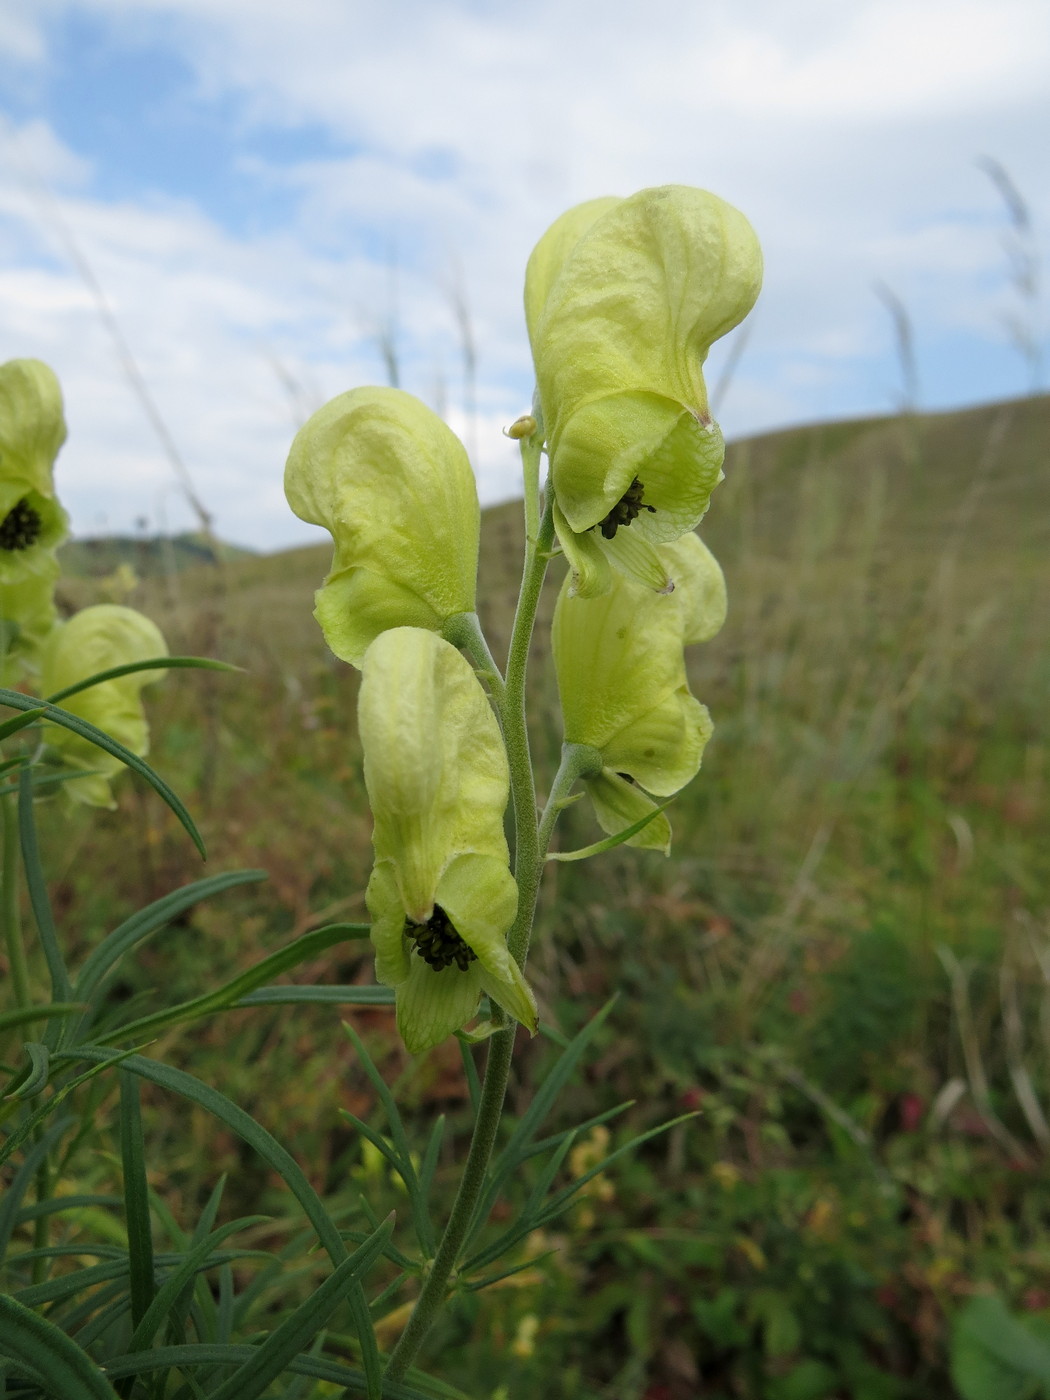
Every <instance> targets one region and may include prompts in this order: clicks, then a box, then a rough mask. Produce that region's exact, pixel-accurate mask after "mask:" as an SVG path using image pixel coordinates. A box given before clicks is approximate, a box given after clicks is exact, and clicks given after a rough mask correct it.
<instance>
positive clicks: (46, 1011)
mask: <svg viewBox="0 0 1050 1400" xmlns="http://www.w3.org/2000/svg"><path fill="white" fill-rule="evenodd" d="M83 1009H84V1004H83V1002H79V1001H53V1002H52V1003H51V1004H50V1006H20V1007H19V1008H18V1009H17V1011H4V1012H3V1013H0V1034H2V1033H3V1032H4V1031H7V1030H11V1029H12V1028H13V1027H14V1026H25V1025H28V1024H30V1023H31V1022H33V1021H49V1020H51V1019H52V1018H55V1017H60V1016H75V1015H77V1013H78V1012H80V1011H83Z"/></svg>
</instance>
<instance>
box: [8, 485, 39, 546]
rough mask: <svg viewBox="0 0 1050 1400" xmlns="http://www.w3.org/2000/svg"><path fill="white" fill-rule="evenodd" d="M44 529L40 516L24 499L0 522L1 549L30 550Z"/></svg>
mask: <svg viewBox="0 0 1050 1400" xmlns="http://www.w3.org/2000/svg"><path fill="white" fill-rule="evenodd" d="M42 529H43V523H42V521H41V519H40V516H39V515H38V514H37V512H36V511H35V510H34V509H33V507H32V506H31V505H30V504H29V502H28V501H27V500H25V498H23V499H22V500H20V501H19V502H18V504H17V505H15V506H12V507H11V509H10V510H9V511H8V512H7V514H6V515H5V516H4V518H3V520H0V549H28V548H29V546H30V545H31V544H35V543H36V541H37V539H38V537H39V535H40V531H41V530H42Z"/></svg>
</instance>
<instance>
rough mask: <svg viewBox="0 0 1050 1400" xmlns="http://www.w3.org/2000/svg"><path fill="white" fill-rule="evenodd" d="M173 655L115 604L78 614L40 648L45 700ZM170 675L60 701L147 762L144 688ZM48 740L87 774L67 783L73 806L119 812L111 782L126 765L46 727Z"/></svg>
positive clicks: (114, 683) (143, 677) (131, 612)
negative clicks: (100, 677) (135, 664)
mask: <svg viewBox="0 0 1050 1400" xmlns="http://www.w3.org/2000/svg"><path fill="white" fill-rule="evenodd" d="M167 655H168V646H167V643H166V642H165V640H164V637H163V636H162V634H161V631H160V629H159V628H158V627H157V625H156V624H155V623H154V622H151V621H150V619H149V618H148V617H144V616H143V615H142V613H140V612H136V611H135V609H134V608H125V607H121V606H120V605H119V604H117V603H98V604H96V605H95V606H94V607H90V608H84V609H83V610H82V611H81V612H78V613H74V615H73V616H72V617H71V618H70V619H69V621H68V622H62V623H59V624H58V626H57V627H55V628H54V629H53V630H52V631H51V633H50V634H49V636H48V638H47V640H46V641H45V643H44V646H43V649H42V656H41V689H42V690H43V693H44V695H53V694H55V693H56V692H57V691H60V690H64V689H65V688H66V687H67V686H70V685H75V684H76V683H77V681H81V680H86V679H87V678H88V677H89V676H93V675H96V674H97V673H98V672H99V671H107V670H109V669H110V668H111V667H113V666H127V665H129V664H130V663H131V662H134V661H149V660H152V658H153V657H156V656H167ZM165 674H166V673H165V672H164V671H162V670H155V671H136V672H133V673H132V674H131V675H129V676H118V677H117V678H116V679H115V680H110V681H102V682H100V683H99V684H98V685H94V686H91V687H90V688H89V689H88V690H81V691H78V692H77V694H76V695H71V696H70V697H69V698H68V699H67V700H60V701H59V702H58V703H59V704H60V705H61V707H62V708H63V709H64V710H68V711H69V712H70V713H71V714H74V715H79V716H80V718H81V719H85V720H87V721H88V722H89V723H90V724H93V725H95V726H96V728H98V729H102V730H104V731H105V733H107V734H109V735H110V736H111V737H112V738H114V739H116V740H117V741H118V742H119V743H121V744H123V745H124V747H125V748H127V749H130V750H131V752H132V753H134V754H137V755H138V756H139V757H140V758H141V757H144V756H145V755H146V754H147V753H148V752H149V725H148V723H147V722H146V715H145V711H144V709H143V706H142V696H141V692H142V688H143V686H147V685H152V684H153V683H154V681H158V680H160V678H161V677H162V676H163V675H165ZM47 742H48V744H49V745H50V746H51V748H52V749H54V750H56V751H57V753H58V755H59V756H60V757H61V759H62V761H63V762H64V763H65V764H67V765H68V766H69V767H71V768H82V769H85V770H89V771H88V772H86V773H85V775H84V776H83V777H80V778H72V779H70V781H69V782H67V783H66V784H65V785H64V786H65V791H66V793H67V794H68V795H69V797H70V798H72V799H73V801H75V802H83V803H86V804H87V805H88V806H90V807H115V806H116V803H115V802H114V800H113V794H112V792H111V791H110V783H111V782H112V780H113V778H114V777H115V776H116V774H117V773H119V772H120V770H121V768H122V767H123V766H124V765H123V764H122V763H121V761H120V759H119V758H116V757H114V755H112V754H109V753H106V752H105V750H103V749H100V748H97V747H96V746H95V745H94V744H92V743H91V741H90V740H89V739H84V738H82V737H81V736H80V735H79V734H74V733H73V732H72V731H71V730H69V729H63V728H61V727H60V726H58V725H48V726H47Z"/></svg>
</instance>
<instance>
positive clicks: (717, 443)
mask: <svg viewBox="0 0 1050 1400" xmlns="http://www.w3.org/2000/svg"><path fill="white" fill-rule="evenodd" d="M761 276H762V257H761V251H760V249H759V246H758V241H757V239H756V237H755V234H754V231H753V230H752V228H751V225H750V224H749V223H748V222H747V220H746V219H745V218H744V216H743V215H742V214H741V213H739V212H738V211H737V210H736V209H734V208H733V207H732V206H731V205H729V204H726V203H725V202H724V201H723V200H721V199H718V198H717V197H716V196H715V195H713V194H709V193H707V191H706V190H697V189H692V188H690V187H688V186H685V185H665V186H661V187H659V188H655V189H647V190H642V191H640V192H639V193H638V194H635V195H631V196H630V198H628V199H598V200H592V201H590V202H589V203H587V204H583V205H579V206H578V207H577V208H575V209H570V210H569V211H568V212H567V213H566V214H563V215H562V216H561V218H560V219H558V220H557V221H556V222H555V223H554V224H553V225H552V227H551V228H550V229H548V231H547V233H545V234H544V236H543V238H541V239H540V241H539V243H538V244H537V246H536V248H535V250H534V251H533V253H532V256H531V258H530V259H529V265H528V270H527V272H526V281H525V311H526V319H527V321H528V327H529V338H530V340H531V343H532V354H533V360H534V362H535V366H536V381H537V391H538V400H539V405H540V408H541V411H542V418H543V425H544V432H545V435H546V439H547V447H548V451H549V453H550V462H551V482H552V485H553V489H554V523H555V528H556V529H557V532H558V538H559V540H560V542H561V545H562V548H563V549H564V551H565V554H566V556H567V558H568V560H569V563H570V564H571V566H572V570H573V584H572V587H573V588H574V590H575V592H577V593H578V594H580V595H581V596H582V597H597V596H598V595H600V594H602V593H604V592H605V591H606V590H607V589H608V588H609V586H610V582H611V570H610V565H613V566H615V567H616V568H617V569H619V570H622V571H623V572H625V573H628V574H630V575H632V576H633V577H634V578H636V579H638V580H639V582H641V583H643V584H644V585H645V586H646V587H649V588H651V589H654V590H656V591H658V592H660V591H670V589H671V587H673V585H674V583H675V582H676V580H674V579H673V578H672V577H671V576H670V575H669V574H668V572H667V568H666V563H665V561H664V560H663V559H662V557H661V555H660V553H659V551H658V549H657V548H656V546H657V545H659V544H664V543H669V542H671V541H673V540H676V539H678V538H680V537H681V536H682V535H684V534H686V533H688V532H690V531H692V530H693V529H694V528H695V527H696V525H697V524H698V522H699V521H700V519H701V517H702V516H703V514H704V512H705V511H706V510H707V506H708V502H709V500H710V496H711V492H712V490H713V489H714V487H715V486H716V484H717V483H718V481H719V480H720V479H721V475H722V471H721V467H722V458H723V455H724V445H723V442H722V435H721V433H720V432H719V430H718V426H717V424H716V423H714V422H713V420H712V418H711V416H710V413H709V411H708V402H707V389H706V387H705V385H704V379H703V373H702V369H703V364H704V360H705V359H706V357H707V353H708V350H709V349H710V347H711V345H712V344H713V343H714V341H716V340H717V339H718V338H719V337H720V336H723V335H725V334H726V332H727V331H729V330H731V329H732V328H733V327H734V326H735V325H736V324H737V323H738V322H739V321H741V320H742V319H743V318H744V317H745V316H746V315H747V313H748V311H749V310H750V309H751V307H752V306H753V305H754V302H755V298H756V297H757V295H758V291H759V287H760V285H761Z"/></svg>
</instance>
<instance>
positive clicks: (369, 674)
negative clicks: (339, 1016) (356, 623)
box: [358, 627, 536, 1054]
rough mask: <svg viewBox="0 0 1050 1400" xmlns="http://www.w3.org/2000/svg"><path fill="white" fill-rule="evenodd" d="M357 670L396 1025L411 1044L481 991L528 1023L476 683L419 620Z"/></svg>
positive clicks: (495, 762) (486, 724) (485, 720)
mask: <svg viewBox="0 0 1050 1400" xmlns="http://www.w3.org/2000/svg"><path fill="white" fill-rule="evenodd" d="M361 670H362V680H361V693H360V699H359V711H358V721H359V726H360V732H361V743H362V746H363V748H364V767H365V785H366V787H367V789H368V796H369V801H370V804H371V807H372V814H373V819H374V823H375V826H374V831H373V835H372V842H373V845H374V847H375V865H374V868H373V870H372V875H371V878H370V879H369V882H368V890H367V894H366V900H367V903H368V909H369V913H370V914H371V916H372V921H373V922H372V942H373V944H374V946H375V950H376V976H377V977H378V979H379V980H380V981H381V982H385V983H387V985H388V986H392V987H394V989H395V993H396V999H397V1025H398V1030H399V1031H400V1032H401V1036H402V1038H403V1039H404V1042H405V1044H406V1045H407V1047H408V1049H409V1050H410V1051H411V1052H412V1053H413V1054H420V1053H421V1052H422V1051H424V1050H427V1049H429V1048H430V1047H431V1046H433V1045H437V1044H438V1043H439V1042H440V1041H442V1040H444V1039H445V1037H446V1036H448V1035H451V1034H452V1032H454V1031H457V1030H459V1029H460V1028H461V1027H463V1026H465V1025H466V1023H467V1022H468V1021H469V1020H470V1019H471V1018H472V1017H473V1016H474V1015H475V1014H476V1012H477V1010H478V1005H479V1002H480V999H481V995H482V993H483V992H484V993H487V994H488V996H489V997H491V998H492V1000H493V1001H495V1002H497V1003H498V1004H499V1005H500V1006H502V1007H503V1009H504V1010H505V1011H506V1012H507V1013H508V1014H509V1015H511V1016H513V1017H514V1018H515V1019H516V1020H518V1021H520V1022H522V1024H523V1025H526V1026H528V1028H529V1030H530V1031H534V1030H535V1029H536V1003H535V1000H534V999H533V995H532V992H531V991H530V990H529V987H528V985H527V984H526V982H525V979H524V978H523V977H522V974H521V972H520V970H519V968H518V965H517V963H516V962H515V961H514V959H513V958H512V957H511V955H510V952H509V951H508V949H507V942H506V938H507V931H508V929H509V928H510V926H511V924H512V922H513V920H514V915H515V913H516V911H517V904H518V891H517V886H516V885H515V883H514V877H513V876H512V875H511V873H510V868H509V853H508V850H507V842H506V838H505V836H504V834H503V814H504V811H505V809H506V806H507V800H508V793H509V775H508V769H507V757H506V753H505V751H504V748H503V741H502V739H501V737H500V733H499V728H498V726H497V724H496V719H495V716H494V715H493V713H492V709H491V707H490V705H489V702H488V700H487V699H486V698H485V693H484V691H483V690H482V688H481V685H480V683H479V681H478V679H477V677H476V676H475V675H474V672H473V670H472V669H471V667H470V665H469V664H468V662H467V661H465V660H464V658H463V657H462V656H461V655H460V653H459V652H458V651H457V650H456V649H455V647H453V646H451V645H450V644H449V643H448V642H445V641H443V640H442V639H441V638H440V637H437V636H435V635H434V633H432V632H430V631H426V630H423V629H421V628H418V627H397V628H394V629H392V630H390V631H387V632H384V633H383V634H382V635H381V636H379V637H378V638H377V639H376V640H375V641H374V642H373V643H372V645H371V646H370V647H369V648H368V651H367V653H366V654H365V657H364V662H363V665H362V668H361Z"/></svg>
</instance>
